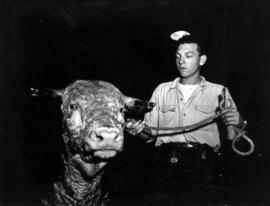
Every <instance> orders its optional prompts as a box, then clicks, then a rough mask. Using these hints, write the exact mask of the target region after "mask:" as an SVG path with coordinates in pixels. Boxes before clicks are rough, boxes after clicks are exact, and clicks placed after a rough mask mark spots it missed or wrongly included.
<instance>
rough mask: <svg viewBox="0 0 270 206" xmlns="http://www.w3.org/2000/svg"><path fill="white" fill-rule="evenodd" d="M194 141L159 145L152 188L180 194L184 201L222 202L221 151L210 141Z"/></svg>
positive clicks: (153, 171) (153, 169) (154, 162)
mask: <svg viewBox="0 0 270 206" xmlns="http://www.w3.org/2000/svg"><path fill="white" fill-rule="evenodd" d="M190 145H191V146H190ZM190 145H187V144H180V143H170V144H163V145H162V146H160V147H158V148H157V151H156V154H155V156H154V159H153V167H152V180H153V182H152V183H153V184H152V190H153V191H157V192H161V193H164V192H165V193H170V194H177V195H179V196H181V197H183V198H182V201H183V202H199V203H203V202H205V203H212V202H213V203H218V202H220V198H221V191H220V189H221V187H220V177H221V176H222V175H221V174H220V170H219V168H220V163H219V157H220V156H219V153H216V152H213V151H212V150H211V148H209V147H208V146H207V145H201V144H190Z"/></svg>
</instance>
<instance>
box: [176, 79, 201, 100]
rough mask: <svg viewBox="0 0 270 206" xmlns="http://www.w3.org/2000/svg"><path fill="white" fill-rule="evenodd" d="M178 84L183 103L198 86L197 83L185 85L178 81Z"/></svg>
mask: <svg viewBox="0 0 270 206" xmlns="http://www.w3.org/2000/svg"><path fill="white" fill-rule="evenodd" d="M179 85H180V88H181V91H182V94H183V96H184V103H186V102H187V101H188V99H189V98H190V96H191V95H192V93H193V92H194V91H195V89H196V88H197V87H198V86H199V85H197V84H196V85H186V84H180V83H179Z"/></svg>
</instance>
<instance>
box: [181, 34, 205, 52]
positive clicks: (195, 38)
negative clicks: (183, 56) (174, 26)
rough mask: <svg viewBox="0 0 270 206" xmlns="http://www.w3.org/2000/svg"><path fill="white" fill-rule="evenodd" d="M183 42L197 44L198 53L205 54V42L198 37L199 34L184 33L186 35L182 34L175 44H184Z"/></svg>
mask: <svg viewBox="0 0 270 206" xmlns="http://www.w3.org/2000/svg"><path fill="white" fill-rule="evenodd" d="M185 43H188V44H191V43H195V44H197V45H198V52H199V54H200V55H203V54H205V46H204V45H205V43H204V42H203V41H202V40H201V38H200V34H197V35H192V34H191V35H186V36H183V37H182V38H180V39H179V40H178V41H177V45H178V46H179V45H180V44H185Z"/></svg>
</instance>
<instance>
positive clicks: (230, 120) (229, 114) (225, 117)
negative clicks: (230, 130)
mask: <svg viewBox="0 0 270 206" xmlns="http://www.w3.org/2000/svg"><path fill="white" fill-rule="evenodd" d="M221 119H222V121H223V122H224V124H225V125H226V126H229V125H233V126H237V127H239V126H240V125H242V122H243V119H242V117H241V116H240V114H239V112H238V111H237V109H236V108H231V107H227V108H224V109H222V110H221Z"/></svg>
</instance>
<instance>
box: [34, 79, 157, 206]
mask: <svg viewBox="0 0 270 206" xmlns="http://www.w3.org/2000/svg"><path fill="white" fill-rule="evenodd" d="M36 94H37V93H35V95H36ZM54 94H55V95H57V96H60V97H61V98H62V105H61V109H62V112H63V128H64V130H63V140H64V145H65V151H64V154H63V161H64V178H63V180H62V181H59V182H57V183H55V184H54V192H53V195H52V197H50V198H47V199H46V200H43V203H44V204H45V205H57V206H60V205H68V206H71V205H72V206H75V205H76V206H78V205H81V206H96V205H103V204H104V194H103V192H102V190H101V176H102V174H103V172H102V171H103V170H102V169H103V167H104V166H105V165H106V164H107V162H108V161H109V160H110V159H111V158H113V157H114V156H115V155H116V154H117V153H118V152H120V151H122V150H123V141H124V137H123V130H124V127H125V116H124V115H125V114H127V113H129V114H138V113H140V114H142V115H143V114H144V113H146V112H148V111H150V110H151V109H152V108H153V107H154V103H151V102H147V101H142V100H139V99H135V98H131V97H126V96H124V95H123V94H122V93H121V92H120V91H119V90H118V89H117V88H116V87H114V86H113V85H112V84H110V83H107V82H103V81H86V80H78V81H75V82H74V83H72V84H70V85H69V86H68V87H66V88H65V89H63V90H57V91H56V90H55V91H54Z"/></svg>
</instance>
